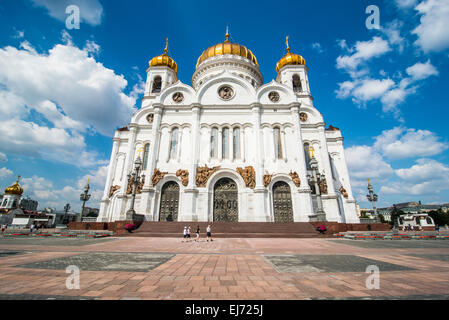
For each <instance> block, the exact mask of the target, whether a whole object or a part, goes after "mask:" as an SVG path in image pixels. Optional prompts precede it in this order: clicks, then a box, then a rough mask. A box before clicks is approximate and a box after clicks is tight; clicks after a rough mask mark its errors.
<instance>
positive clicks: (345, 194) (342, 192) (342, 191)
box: [340, 186, 348, 199]
mask: <svg viewBox="0 0 449 320" xmlns="http://www.w3.org/2000/svg"><path fill="white" fill-rule="evenodd" d="M340 192H341V194H342V195H343V197H345V198H346V199H348V192H347V191H346V189H345V188H344V187H343V186H341V187H340Z"/></svg>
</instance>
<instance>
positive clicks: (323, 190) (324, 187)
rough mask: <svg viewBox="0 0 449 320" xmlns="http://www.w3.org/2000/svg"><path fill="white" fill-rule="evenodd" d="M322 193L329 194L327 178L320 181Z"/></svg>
mask: <svg viewBox="0 0 449 320" xmlns="http://www.w3.org/2000/svg"><path fill="white" fill-rule="evenodd" d="M320 193H321V194H327V182H326V179H323V180H321V181H320Z"/></svg>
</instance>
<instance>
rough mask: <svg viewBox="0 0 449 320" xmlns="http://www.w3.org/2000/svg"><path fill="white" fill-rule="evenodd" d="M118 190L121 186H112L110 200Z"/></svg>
mask: <svg viewBox="0 0 449 320" xmlns="http://www.w3.org/2000/svg"><path fill="white" fill-rule="evenodd" d="M118 189H120V186H117V185H116V186H111V188H110V189H109V198H110V197H112V195H113V194H114V192H116V191H117V190H118Z"/></svg>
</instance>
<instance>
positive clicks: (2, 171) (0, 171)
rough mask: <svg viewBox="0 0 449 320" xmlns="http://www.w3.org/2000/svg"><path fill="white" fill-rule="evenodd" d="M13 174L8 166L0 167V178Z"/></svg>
mask: <svg viewBox="0 0 449 320" xmlns="http://www.w3.org/2000/svg"><path fill="white" fill-rule="evenodd" d="M11 175H12V171H11V170H9V169H8V168H5V167H3V168H0V179H3V178H6V177H9V176H11Z"/></svg>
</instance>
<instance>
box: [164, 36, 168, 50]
mask: <svg viewBox="0 0 449 320" xmlns="http://www.w3.org/2000/svg"><path fill="white" fill-rule="evenodd" d="M164 52H165V54H167V52H168V38H165V49H164Z"/></svg>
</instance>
